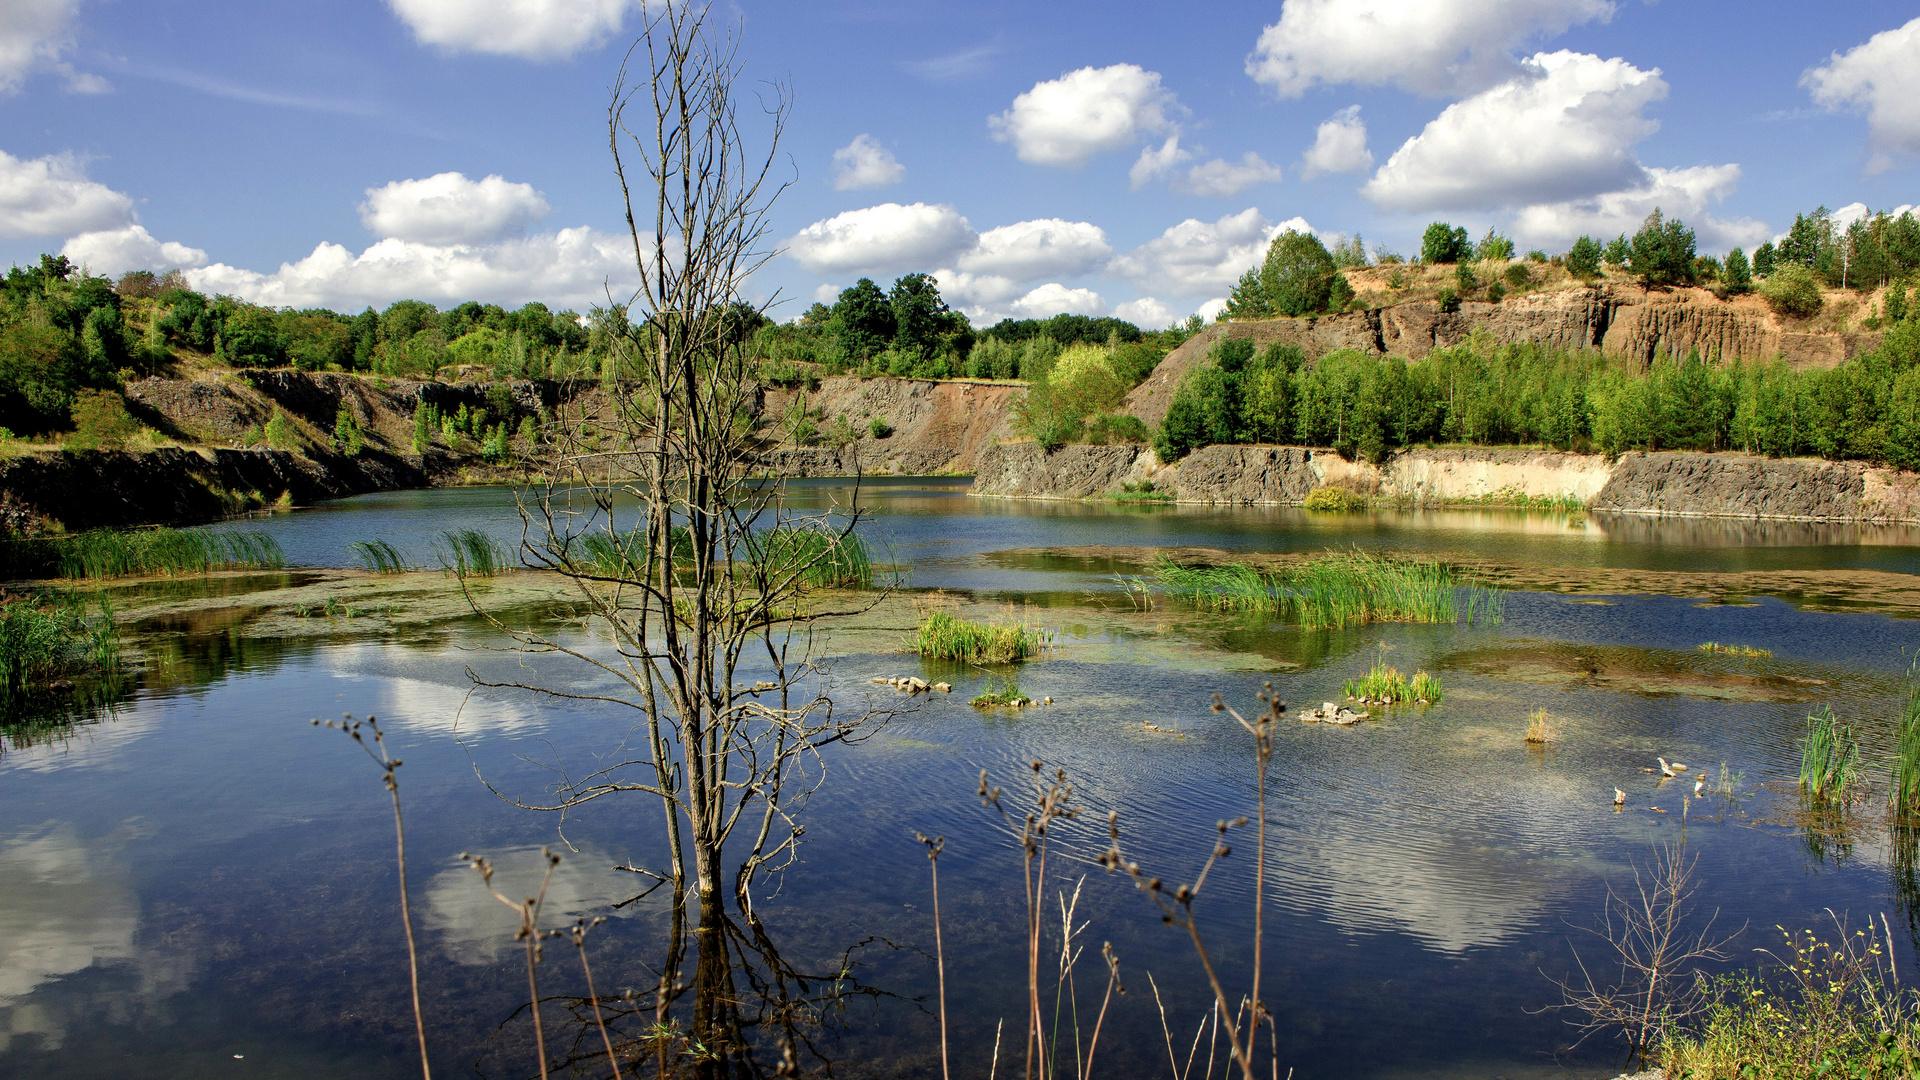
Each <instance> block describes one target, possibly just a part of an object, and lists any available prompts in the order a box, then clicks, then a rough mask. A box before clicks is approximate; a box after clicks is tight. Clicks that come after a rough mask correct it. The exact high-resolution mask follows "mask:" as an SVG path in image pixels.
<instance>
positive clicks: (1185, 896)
mask: <svg viewBox="0 0 1920 1080" xmlns="http://www.w3.org/2000/svg"><path fill="white" fill-rule="evenodd" d="M1173 898H1174V899H1175V900H1178V901H1180V902H1181V903H1183V904H1184V903H1186V902H1187V901H1189V900H1192V899H1193V890H1192V889H1191V888H1189V887H1187V886H1185V885H1182V886H1180V888H1179V890H1178V891H1176V892H1175V893H1174V894H1173Z"/></svg>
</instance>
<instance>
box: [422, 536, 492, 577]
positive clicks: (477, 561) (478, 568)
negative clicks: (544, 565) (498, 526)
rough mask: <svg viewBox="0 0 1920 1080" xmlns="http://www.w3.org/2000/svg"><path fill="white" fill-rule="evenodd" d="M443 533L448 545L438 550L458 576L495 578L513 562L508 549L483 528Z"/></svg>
mask: <svg viewBox="0 0 1920 1080" xmlns="http://www.w3.org/2000/svg"><path fill="white" fill-rule="evenodd" d="M441 535H442V536H443V537H444V538H445V539H446V542H447V546H446V548H445V549H444V550H437V551H436V553H437V554H438V555H439V556H440V565H441V567H442V568H443V569H445V570H446V571H447V572H449V573H451V574H453V575H455V576H457V577H461V578H470V577H493V576H494V575H495V574H498V573H500V572H501V571H503V570H506V569H509V567H510V565H511V564H510V562H509V558H508V555H507V551H506V549H505V548H502V547H501V546H500V544H499V542H498V541H496V540H494V538H493V537H491V536H488V535H487V534H486V533H483V532H481V531H480V530H479V529H460V530H457V531H455V532H449V533H443V534H441Z"/></svg>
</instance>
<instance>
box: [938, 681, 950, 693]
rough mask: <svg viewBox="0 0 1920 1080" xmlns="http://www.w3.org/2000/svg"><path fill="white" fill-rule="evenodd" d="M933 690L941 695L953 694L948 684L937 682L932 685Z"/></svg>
mask: <svg viewBox="0 0 1920 1080" xmlns="http://www.w3.org/2000/svg"><path fill="white" fill-rule="evenodd" d="M933 688H934V689H935V690H938V691H940V692H941V693H943V694H951V693H953V686H952V684H950V683H943V682H937V683H934V684H933Z"/></svg>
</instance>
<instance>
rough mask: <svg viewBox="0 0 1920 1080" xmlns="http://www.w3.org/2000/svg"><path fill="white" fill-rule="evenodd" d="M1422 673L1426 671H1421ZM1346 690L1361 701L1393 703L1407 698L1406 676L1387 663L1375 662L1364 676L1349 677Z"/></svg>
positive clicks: (1349, 695)
mask: <svg viewBox="0 0 1920 1080" xmlns="http://www.w3.org/2000/svg"><path fill="white" fill-rule="evenodd" d="M1421 674H1423V675H1424V674H1426V673H1425V672H1421ZM1429 677H1431V676H1429ZM1345 690H1346V695H1347V696H1348V697H1350V698H1355V699H1358V700H1361V701H1384V702H1386V703H1388V704H1392V703H1394V702H1396V701H1405V700H1407V680H1406V678H1405V677H1404V676H1402V675H1401V674H1400V672H1399V671H1398V670H1396V669H1395V668H1393V667H1392V666H1390V665H1387V664H1375V665H1373V668H1372V670H1370V671H1368V672H1367V673H1366V674H1365V675H1364V676H1362V677H1360V678H1358V679H1348V680H1347V684H1346V688H1345Z"/></svg>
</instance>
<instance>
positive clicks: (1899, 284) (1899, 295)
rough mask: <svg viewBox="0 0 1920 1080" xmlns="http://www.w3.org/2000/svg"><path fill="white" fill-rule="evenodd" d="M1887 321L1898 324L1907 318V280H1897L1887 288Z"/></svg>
mask: <svg viewBox="0 0 1920 1080" xmlns="http://www.w3.org/2000/svg"><path fill="white" fill-rule="evenodd" d="M1885 316H1886V321H1887V322H1888V323H1897V322H1899V321H1901V320H1902V319H1905V318H1906V317H1907V279H1906V278H1895V279H1894V280H1893V282H1892V284H1890V285H1888V286H1887V299H1886V311H1885Z"/></svg>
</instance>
